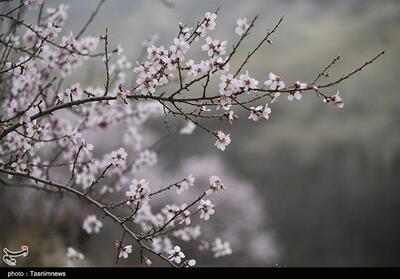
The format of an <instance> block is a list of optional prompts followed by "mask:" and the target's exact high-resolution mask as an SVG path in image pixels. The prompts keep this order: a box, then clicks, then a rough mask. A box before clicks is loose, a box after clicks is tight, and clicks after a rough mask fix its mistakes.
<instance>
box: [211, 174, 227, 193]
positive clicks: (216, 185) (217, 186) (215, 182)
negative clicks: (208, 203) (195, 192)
mask: <svg viewBox="0 0 400 279" xmlns="http://www.w3.org/2000/svg"><path fill="white" fill-rule="evenodd" d="M222 189H225V188H224V183H222V181H221V179H220V178H219V177H218V176H215V175H213V176H211V177H210V188H209V189H208V190H207V191H206V194H207V195H211V194H213V193H217V192H218V191H220V190H222Z"/></svg>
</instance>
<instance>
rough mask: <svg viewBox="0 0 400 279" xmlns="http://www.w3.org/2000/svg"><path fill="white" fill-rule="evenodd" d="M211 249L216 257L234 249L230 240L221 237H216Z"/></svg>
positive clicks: (230, 252)
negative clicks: (223, 239)
mask: <svg viewBox="0 0 400 279" xmlns="http://www.w3.org/2000/svg"><path fill="white" fill-rule="evenodd" d="M211 251H213V253H214V257H215V258H219V257H224V256H227V255H230V254H232V249H231V246H230V244H229V242H227V241H225V242H223V241H222V240H221V239H220V238H216V239H215V240H214V242H213V243H212V244H211Z"/></svg>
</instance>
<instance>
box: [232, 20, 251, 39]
mask: <svg viewBox="0 0 400 279" xmlns="http://www.w3.org/2000/svg"><path fill="white" fill-rule="evenodd" d="M236 24H237V27H236V29H235V33H236V34H238V35H239V36H242V35H243V34H244V32H246V30H247V29H249V27H250V24H248V23H247V18H245V17H243V18H238V19H237V20H236Z"/></svg>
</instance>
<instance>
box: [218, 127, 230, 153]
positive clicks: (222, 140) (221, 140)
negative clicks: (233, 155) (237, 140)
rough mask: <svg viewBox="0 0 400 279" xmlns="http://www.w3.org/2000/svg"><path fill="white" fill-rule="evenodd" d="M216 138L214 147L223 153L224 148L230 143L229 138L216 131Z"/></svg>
mask: <svg viewBox="0 0 400 279" xmlns="http://www.w3.org/2000/svg"><path fill="white" fill-rule="evenodd" d="M216 136H217V138H218V139H217V141H216V142H215V146H216V147H217V148H218V149H220V150H221V151H224V150H225V148H226V146H227V145H229V144H230V143H231V137H230V135H229V134H228V135H225V134H224V133H223V132H221V131H218V132H217V133H216Z"/></svg>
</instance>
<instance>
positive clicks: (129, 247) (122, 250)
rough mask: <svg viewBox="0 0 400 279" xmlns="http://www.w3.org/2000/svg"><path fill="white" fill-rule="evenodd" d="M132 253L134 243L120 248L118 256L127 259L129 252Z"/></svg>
mask: <svg viewBox="0 0 400 279" xmlns="http://www.w3.org/2000/svg"><path fill="white" fill-rule="evenodd" d="M130 253H132V245H126V246H124V247H121V248H120V251H119V254H118V258H124V259H127V258H128V256H129V254H130Z"/></svg>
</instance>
